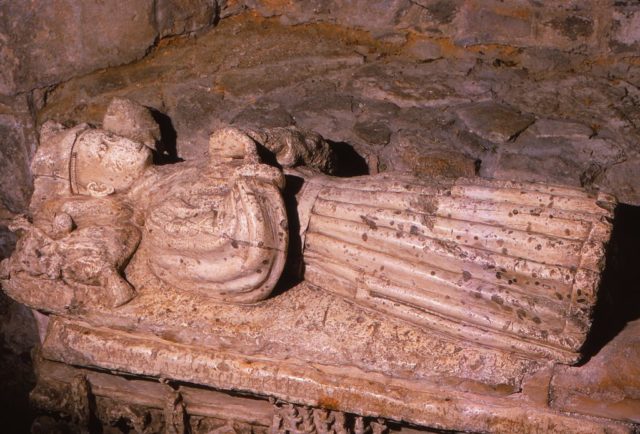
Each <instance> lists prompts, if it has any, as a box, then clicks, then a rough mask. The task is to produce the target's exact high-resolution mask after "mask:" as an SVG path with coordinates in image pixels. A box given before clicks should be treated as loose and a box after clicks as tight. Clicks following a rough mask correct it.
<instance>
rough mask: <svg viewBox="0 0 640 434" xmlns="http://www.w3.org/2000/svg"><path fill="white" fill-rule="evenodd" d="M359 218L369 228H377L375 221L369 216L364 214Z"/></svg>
mask: <svg viewBox="0 0 640 434" xmlns="http://www.w3.org/2000/svg"><path fill="white" fill-rule="evenodd" d="M360 218H361V219H362V221H363V222H364V223H365V224H366V225H367V226H369V227H370V228H371V229H373V230H376V229H378V225H377V224H376V222H374V221H373V220H372V219H371V218H369V217H367V216H365V215H361V216H360Z"/></svg>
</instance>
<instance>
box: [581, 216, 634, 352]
mask: <svg viewBox="0 0 640 434" xmlns="http://www.w3.org/2000/svg"><path fill="white" fill-rule="evenodd" d="M639 251H640V206H631V205H623V204H621V205H618V207H617V208H616V210H615V213H614V219H613V231H612V233H611V240H610V241H609V245H608V247H607V255H606V265H605V269H604V272H603V273H602V279H601V283H600V289H599V292H598V302H597V304H596V307H595V310H594V316H593V325H592V327H591V331H590V332H589V335H588V337H587V340H586V342H585V344H584V346H583V349H582V353H583V357H584V358H583V360H582V362H581V364H584V363H586V362H588V361H589V360H590V359H591V357H593V356H595V355H596V354H597V353H598V352H599V351H600V350H601V349H602V347H604V346H605V345H606V344H607V343H608V342H609V341H611V339H613V338H614V337H615V336H616V335H617V334H618V333H620V331H622V329H623V328H624V327H625V325H626V324H627V323H628V322H629V321H633V320H635V319H639V318H640V284H639V282H640V253H639Z"/></svg>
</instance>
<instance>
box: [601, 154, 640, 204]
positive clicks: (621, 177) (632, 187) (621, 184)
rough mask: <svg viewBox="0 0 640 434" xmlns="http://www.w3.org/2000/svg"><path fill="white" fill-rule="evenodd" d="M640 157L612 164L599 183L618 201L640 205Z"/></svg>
mask: <svg viewBox="0 0 640 434" xmlns="http://www.w3.org/2000/svg"><path fill="white" fill-rule="evenodd" d="M639 176H640V159H638V158H636V159H632V160H627V161H625V162H623V163H620V164H615V165H613V166H611V167H610V168H609V169H608V170H607V171H606V172H605V174H604V178H603V179H602V181H601V182H599V184H601V186H602V189H604V190H605V191H607V192H609V193H612V194H614V195H615V196H616V197H617V199H618V201H620V202H622V203H627V204H630V205H636V206H638V205H640V185H639V183H638V178H639Z"/></svg>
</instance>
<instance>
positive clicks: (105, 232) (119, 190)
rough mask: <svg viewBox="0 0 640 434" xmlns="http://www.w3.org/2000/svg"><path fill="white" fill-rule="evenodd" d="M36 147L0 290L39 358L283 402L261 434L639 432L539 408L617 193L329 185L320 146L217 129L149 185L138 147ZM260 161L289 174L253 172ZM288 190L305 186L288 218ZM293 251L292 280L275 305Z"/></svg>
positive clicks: (95, 133) (506, 185)
mask: <svg viewBox="0 0 640 434" xmlns="http://www.w3.org/2000/svg"><path fill="white" fill-rule="evenodd" d="M142 129H144V127H143V128H142ZM134 130H135V128H134ZM41 142H42V145H41V147H40V148H39V150H38V153H37V155H36V157H35V159H34V162H33V165H32V169H33V173H34V175H35V178H36V181H35V193H34V198H33V200H32V203H31V212H32V214H33V218H32V219H31V220H29V219H27V218H26V217H18V218H16V219H14V221H13V223H12V229H14V230H16V231H18V232H20V233H21V237H20V240H19V242H18V246H17V249H16V252H15V253H14V255H13V256H12V257H11V258H10V259H8V260H6V261H3V262H2V270H1V272H0V277H1V278H2V284H3V289H4V290H5V291H6V292H7V293H8V294H9V295H11V296H12V297H13V298H15V299H16V300H18V301H20V302H22V303H24V304H26V305H28V306H30V307H32V308H34V309H38V310H40V311H42V312H45V313H47V314H49V315H50V318H51V320H50V321H47V320H46V319H45V318H41V320H40V323H41V324H42V325H43V326H46V327H47V331H46V336H45V339H44V343H43V356H44V358H45V359H48V360H52V361H57V362H62V363H65V364H70V365H75V366H82V367H85V368H89V369H106V370H109V371H114V372H121V373H126V374H127V375H137V376H143V377H145V378H147V377H151V378H159V379H170V380H173V381H178V382H184V383H192V384H198V385H202V386H204V387H206V388H214V389H218V390H228V391H240V392H243V393H251V394H254V395H256V396H261V397H264V398H266V397H271V398H277V399H279V400H282V401H283V402H285V403H289V404H291V405H289V404H286V405H284V404H283V405H282V406H281V407H277V408H279V410H275V414H276V417H274V422H273V423H272V425H271V429H272V430H274V432H280V431H286V430H290V429H291V427H292V426H293V425H291V424H292V423H293V424H295V427H296V428H301V427H302V425H304V424H305V423H306V424H307V425H309V426H311V425H312V424H313V425H314V426H315V424H316V422H317V423H318V424H320V425H321V426H322V424H323V423H325V422H323V421H325V419H326V418H327V417H329V416H328V414H325V413H322V411H324V410H331V411H336V412H337V413H336V414H335V415H333V417H334V419H336V420H337V419H339V418H341V417H342V416H340V415H341V414H343V412H346V413H353V414H356V415H359V416H357V417H355V419H353V420H354V422H353V423H354V424H355V425H354V426H353V429H354V430H355V432H360V431H362V432H364V430H366V429H369V430H372V431H375V430H382V429H383V428H380V426H378V425H374V424H370V425H367V424H368V423H369V421H368V420H365V419H363V418H362V416H366V417H375V418H384V419H390V420H395V421H404V422H410V423H414V424H419V425H426V426H432V427H437V428H443V429H453V430H471V431H492V432H513V431H514V430H515V431H518V432H538V431H540V430H543V429H545V427H549V426H550V424H554V426H555V427H556V428H555V429H556V430H557V431H558V432H563V431H575V430H576V429H580V428H584V429H585V430H586V432H605V431H607V432H628V431H629V430H630V429H631V428H630V426H629V425H626V424H624V423H619V422H615V421H611V420H603V419H598V418H594V419H592V420H590V421H589V422H588V423H585V422H583V421H581V420H580V419H578V418H576V417H574V416H572V415H568V414H563V413H559V412H557V411H556V410H554V409H551V408H549V406H548V402H546V401H545V398H544V396H545V394H544V391H545V390H549V381H550V376H549V375H548V372H549V371H548V369H549V366H552V365H553V364H554V363H558V362H560V363H574V362H576V361H577V360H578V359H579V358H580V352H579V350H580V347H581V345H582V343H583V342H584V340H585V337H586V334H587V332H588V331H589V328H590V325H591V310H592V307H593V305H594V304H595V302H596V299H597V297H596V294H597V292H596V290H597V287H598V283H599V276H600V272H601V269H602V266H603V258H604V247H605V244H606V242H607V241H608V239H609V234H610V229H611V224H610V220H609V219H610V218H611V216H612V208H613V206H614V199H613V198H612V197H610V196H607V195H603V194H601V195H597V196H592V195H590V194H589V193H586V192H584V191H582V190H580V189H577V188H572V187H566V186H557V185H548V184H540V183H521V182H509V181H490V180H482V179H479V178H458V179H455V178H433V179H428V180H427V179H420V178H418V177H416V176H410V175H399V174H379V175H376V176H363V177H356V178H350V179H345V178H343V179H338V178H333V177H330V176H326V175H323V174H321V173H319V172H318V169H322V170H325V171H330V170H331V164H332V155H331V147H330V145H329V143H328V142H327V141H325V140H324V139H323V138H322V137H321V136H319V135H318V134H315V133H309V132H305V131H302V130H298V129H296V128H272V129H266V130H246V131H242V130H239V129H234V128H225V129H221V130H218V131H215V132H214V133H213V134H212V135H211V136H210V140H209V150H210V156H209V159H207V160H204V161H194V162H186V163H178V164H175V165H165V166H159V167H154V166H152V165H151V150H150V149H149V148H148V147H146V146H145V145H144V144H143V143H141V142H140V141H135V140H131V139H128V138H125V137H122V136H120V135H117V134H114V133H113V132H109V131H106V130H103V129H96V128H92V127H90V126H88V125H79V126H77V127H74V128H65V127H63V126H62V125H60V124H55V123H47V124H45V125H44V126H43V129H42V134H41ZM258 146H262V147H264V148H265V149H264V150H263V151H267V152H272V153H273V156H274V159H275V160H276V161H277V163H278V164H279V165H280V166H282V167H283V168H284V172H283V170H281V169H279V168H274V167H271V166H268V165H266V164H263V163H261V162H260V157H259V155H260V154H259V152H258ZM300 165H306V166H308V167H297V168H296V166H300ZM285 174H286V176H287V177H288V178H289V179H295V178H298V180H299V181H301V182H302V185H303V186H302V189H300V190H299V191H298V193H297V196H296V198H295V201H294V200H291V199H293V198H289V199H290V200H289V201H288V202H290V203H293V204H295V209H291V210H289V212H288V213H287V210H286V209H285V201H284V200H283V197H282V188H283V187H284V185H285ZM290 218H293V219H294V220H296V221H295V222H291V221H289V219H290ZM291 223H295V225H293V224H291ZM290 224H291V226H292V227H296V228H297V229H298V230H299V233H298V234H291V233H290V229H289V226H290ZM290 237H291V238H292V239H294V238H297V237H299V238H300V240H301V243H300V247H301V249H300V250H299V251H293V252H291V251H290V249H291V248H292V246H294V245H295V244H291V245H290V244H289V238H290ZM291 254H293V255H294V256H299V257H301V258H302V261H303V263H304V274H303V278H304V280H305V281H306V282H303V283H302V284H300V285H298V286H297V287H296V288H293V289H290V290H288V291H286V292H284V293H283V294H280V295H279V296H277V297H269V296H270V294H271V292H272V291H273V289H274V288H275V287H276V284H277V283H278V281H279V280H280V278H281V276H282V274H283V272H285V264H286V260H287V256H288V255H291ZM42 378H44V376H43V377H42ZM92 378H93V377H92V376H91V375H87V374H82V375H80V376H78V377H74V379H73V380H71V381H67V383H69V384H70V386H68V387H71V390H72V391H73V393H74V396H77V399H76V398H74V399H75V401H74V407H73V408H72V416H73V419H74V420H75V421H77V422H78V423H80V424H82V423H85V422H86V421H87V420H88V419H87V418H88V417H89V416H87V408H88V406H87V405H85V404H86V402H88V401H87V399H88V398H87V397H86V395H87V394H88V393H92V392H90V391H91V390H92V387H93V384H94V382H96V381H97V382H98V383H99V382H100V381H102V380H101V379H100V380H95V379H94V380H92ZM101 378H102V377H101ZM65 381H66V380H65ZM105 381H107V382H110V381H111V380H108V379H106V380H105ZM65 387H67V386H65ZM115 387H116V389H117V388H118V386H115ZM523 389H524V391H523ZM96 390H98V389H96ZM109 393H110V394H112V395H113V393H114V392H109ZM167 396H168V397H167V399H166V400H163V401H162V402H155V401H154V402H153V403H151V402H146V401H145V402H146V403H145V404H144V405H149V406H151V407H153V408H154V409H155V410H153V411H155V412H160V413H161V414H162V415H163V416H162V417H163V420H164V425H165V428H166V427H168V428H166V429H169V431H168V432H181V430H184V429H186V428H185V426H184V425H181V422H180V421H182V420H184V419H185V418H186V417H187V416H186V415H187V414H191V413H189V412H190V411H195V410H194V409H193V404H190V403H193V399H192V398H193V397H189V396H188V394H181V393H174V394H171V393H170V394H169V395H167ZM200 398H202V399H204V400H207V399H209V398H207V397H200ZM200 398H198V399H200ZM110 399H111V398H110ZM122 399H124V398H122ZM83 403H84V404H83ZM52 405H53V404H52ZM203 405H204V404H203ZM300 406H302V407H300ZM307 407H313V408H316V409H324V410H322V411H320V410H319V411H320V412H316V411H315V410H312V409H310V408H307ZM160 413H159V414H160ZM194 414H200V413H197V412H196V413H194ZM470 415H472V416H470ZM201 416H202V417H205V416H206V415H201ZM278 418H279V419H278ZM300 421H302V422H300ZM304 421H306V422H304ZM132 423H133V422H132ZM136 423H138V422H136ZM299 423H302V425H298V424H299ZM376 423H377V422H376ZM305 426H306V425H305ZM287 427H288V428H287Z"/></svg>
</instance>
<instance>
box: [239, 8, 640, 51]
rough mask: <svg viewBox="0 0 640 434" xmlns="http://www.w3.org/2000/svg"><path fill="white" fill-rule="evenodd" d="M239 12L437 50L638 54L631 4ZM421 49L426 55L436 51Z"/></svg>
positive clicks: (636, 14)
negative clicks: (398, 38) (402, 39)
mask: <svg viewBox="0 0 640 434" xmlns="http://www.w3.org/2000/svg"><path fill="white" fill-rule="evenodd" d="M244 4H245V5H246V6H247V7H249V8H251V9H255V10H256V11H257V12H258V13H259V14H261V15H263V16H265V17H271V16H278V17H280V19H281V20H282V22H283V23H285V24H300V23H306V22H314V21H328V22H334V23H337V24H341V25H345V26H349V27H357V28H361V29H364V30H368V31H371V32H372V33H374V34H377V35H383V34H385V33H401V34H406V35H409V36H412V37H415V38H417V39H419V40H429V39H431V40H432V41H431V42H432V43H434V44H436V46H438V47H440V48H442V45H454V46H471V45H485V44H500V45H510V46H514V47H538V48H540V47H545V48H554V49H558V50H562V51H572V52H577V53H581V54H588V55H593V56H598V57H602V56H604V57H607V56H610V55H612V54H614V55H617V54H622V55H627V54H628V55H634V56H637V55H638V49H639V48H640V4H639V3H638V2H637V1H633V0H627V1H613V0H571V1H563V0H546V1H539V0H510V1H502V0H300V1H291V0H245V2H244ZM443 43H444V44H443ZM422 45H424V46H425V47H427V46H429V44H428V43H423V44H422ZM424 49H425V51H428V52H429V53H430V54H432V53H433V52H434V51H437V48H432V47H429V49H426V48H424ZM440 54H441V55H446V52H441V53H440Z"/></svg>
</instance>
